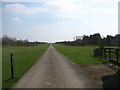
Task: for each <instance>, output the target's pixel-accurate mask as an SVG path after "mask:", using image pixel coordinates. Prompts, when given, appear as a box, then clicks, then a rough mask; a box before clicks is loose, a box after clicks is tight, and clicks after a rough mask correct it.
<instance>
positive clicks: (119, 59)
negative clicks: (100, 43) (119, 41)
mask: <svg viewBox="0 0 120 90" xmlns="http://www.w3.org/2000/svg"><path fill="white" fill-rule="evenodd" d="M94 56H95V57H100V58H105V59H106V60H109V61H113V62H115V63H117V64H120V48H96V49H94Z"/></svg>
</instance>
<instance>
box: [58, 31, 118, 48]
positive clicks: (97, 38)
mask: <svg viewBox="0 0 120 90" xmlns="http://www.w3.org/2000/svg"><path fill="white" fill-rule="evenodd" d="M56 44H65V45H72V46H85V45H95V46H101V47H103V46H120V34H117V35H115V36H111V35H107V37H101V35H100V34H99V33H96V34H93V35H90V36H88V35H83V36H76V37H74V40H73V41H63V42H56Z"/></svg>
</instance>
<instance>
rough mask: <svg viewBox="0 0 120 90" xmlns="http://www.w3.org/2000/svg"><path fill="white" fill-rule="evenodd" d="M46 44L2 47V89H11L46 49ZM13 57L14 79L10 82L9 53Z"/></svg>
mask: <svg viewBox="0 0 120 90" xmlns="http://www.w3.org/2000/svg"><path fill="white" fill-rule="evenodd" d="M48 46H49V45H48V44H46V45H39V46H29V47H13V46H8V47H3V48H2V82H3V88H9V87H11V86H12V85H13V84H14V83H15V82H17V81H18V80H19V79H20V78H21V77H22V76H23V75H24V73H25V72H26V71H27V70H28V69H30V67H31V66H32V65H33V64H34V63H35V62H36V60H38V58H39V57H40V56H41V55H42V54H43V52H45V50H46V49H47V48H48ZM11 52H12V53H13V55H14V67H15V68H14V71H15V78H14V79H13V80H10V53H11Z"/></svg>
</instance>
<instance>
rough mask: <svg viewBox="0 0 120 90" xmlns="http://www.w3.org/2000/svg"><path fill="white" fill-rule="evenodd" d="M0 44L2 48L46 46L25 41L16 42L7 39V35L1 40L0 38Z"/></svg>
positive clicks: (12, 39)
mask: <svg viewBox="0 0 120 90" xmlns="http://www.w3.org/2000/svg"><path fill="white" fill-rule="evenodd" d="M1 42H2V45H3V46H36V45H39V44H46V42H37V41H35V42H30V41H28V40H27V39H25V40H22V39H21V40H17V39H16V38H12V37H8V36H7V35H4V36H3V37H2V38H0V43H1Z"/></svg>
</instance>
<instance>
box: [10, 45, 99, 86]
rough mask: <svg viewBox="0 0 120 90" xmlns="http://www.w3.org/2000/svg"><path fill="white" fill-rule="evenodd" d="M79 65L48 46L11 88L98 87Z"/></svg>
mask: <svg viewBox="0 0 120 90" xmlns="http://www.w3.org/2000/svg"><path fill="white" fill-rule="evenodd" d="M99 87H100V86H99V85H97V84H96V82H95V81H94V80H92V79H90V78H89V77H88V75H87V74H86V73H85V71H84V70H82V68H81V67H80V66H79V65H76V64H74V63H73V62H71V61H70V60H68V59H67V58H66V57H65V56H63V55H62V54H60V53H59V52H58V51H56V49H55V48H53V47H52V46H50V47H49V48H48V49H47V51H46V52H45V53H44V54H43V55H42V56H41V57H40V59H39V60H38V61H37V62H36V63H35V64H34V65H33V66H32V67H31V69H30V70H29V71H28V72H26V74H25V75H24V76H23V77H22V78H21V79H20V80H19V81H18V82H17V83H16V84H15V85H13V87H12V88H99Z"/></svg>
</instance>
